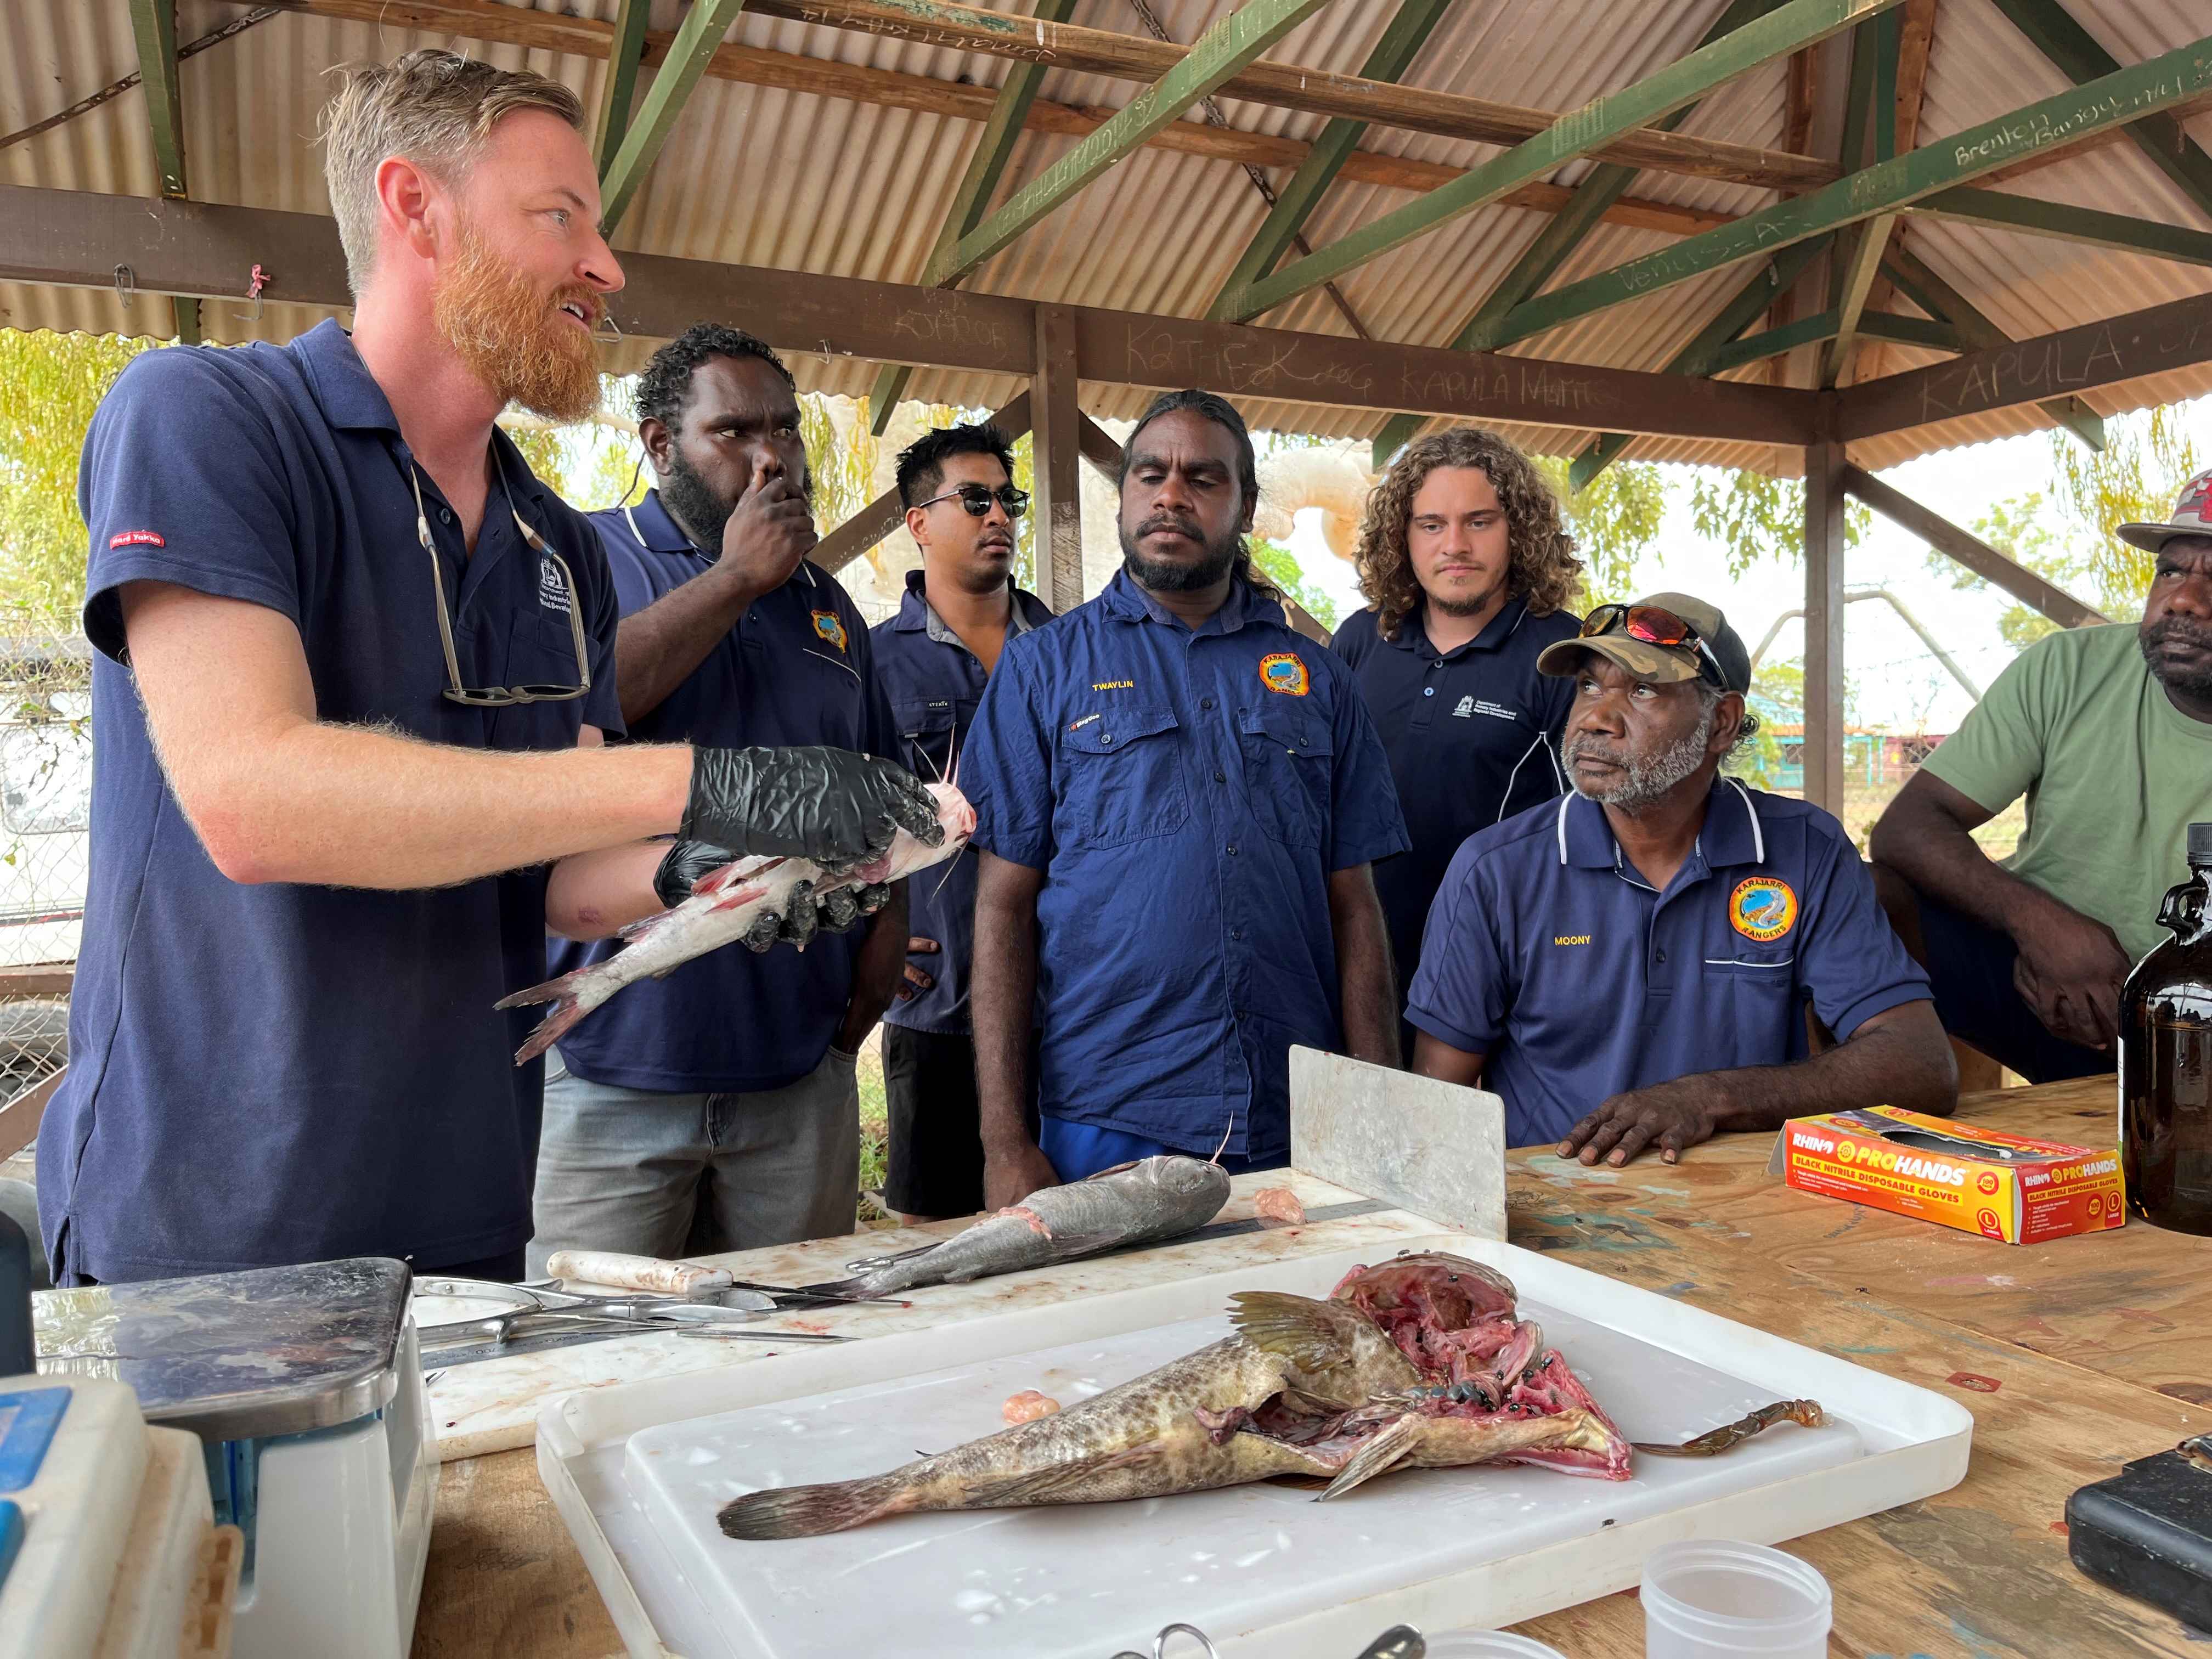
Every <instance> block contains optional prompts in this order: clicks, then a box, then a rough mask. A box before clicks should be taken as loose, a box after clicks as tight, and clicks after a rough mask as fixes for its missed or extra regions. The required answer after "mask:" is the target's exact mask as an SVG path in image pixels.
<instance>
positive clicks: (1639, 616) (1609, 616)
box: [1581, 605, 1728, 691]
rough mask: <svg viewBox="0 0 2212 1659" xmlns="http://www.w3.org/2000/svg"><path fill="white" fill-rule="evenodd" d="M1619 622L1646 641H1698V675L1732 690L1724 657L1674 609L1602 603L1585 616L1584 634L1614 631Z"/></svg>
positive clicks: (1624, 629) (1679, 643)
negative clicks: (1722, 667)
mask: <svg viewBox="0 0 2212 1659" xmlns="http://www.w3.org/2000/svg"><path fill="white" fill-rule="evenodd" d="M1616 622H1618V623H1620V631H1621V632H1622V633H1624V634H1626V635H1628V637H1629V638H1630V639H1632V640H1641V641H1644V644H1646V645H1671V646H1682V645H1694V646H1695V647H1698V655H1699V659H1700V661H1699V665H1698V676H1699V678H1701V679H1708V680H1711V682H1712V683H1713V684H1715V685H1717V686H1719V687H1720V688H1721V690H1723V691H1725V690H1728V677H1727V676H1726V675H1724V674H1723V673H1722V672H1721V662H1720V659H1719V658H1718V657H1716V656H1715V655H1713V648H1712V647H1711V646H1709V645H1707V644H1706V643H1705V635H1702V634H1700V633H1699V632H1698V630H1697V629H1696V628H1694V627H1693V626H1692V625H1691V624H1690V623H1686V622H1685V621H1684V620H1683V619H1682V618H1681V617H1678V616H1676V615H1675V614H1674V612H1673V611H1668V610H1665V609H1663V608H1662V607H1661V606H1659V605H1600V606H1598V607H1597V609H1596V610H1595V611H1591V612H1590V613H1589V616H1587V617H1583V631H1582V634H1581V637H1582V638H1583V639H1586V640H1587V639H1592V638H1595V636H1597V635H1601V634H1610V633H1612V632H1613V623H1616ZM1708 670H1710V672H1708Z"/></svg>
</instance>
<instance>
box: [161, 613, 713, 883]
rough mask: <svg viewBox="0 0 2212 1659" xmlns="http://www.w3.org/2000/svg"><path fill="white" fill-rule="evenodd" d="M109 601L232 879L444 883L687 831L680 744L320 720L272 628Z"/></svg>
mask: <svg viewBox="0 0 2212 1659" xmlns="http://www.w3.org/2000/svg"><path fill="white" fill-rule="evenodd" d="M121 599H122V605H123V620H124V628H125V635H126V636H127V638H128V641H129V644H130V648H131V668H132V671H133V673H134V675H135V677H136V678H137V687H138V695H139V698H140V700H141V701H142V702H143V703H144V705H145V708H146V721H147V726H148V727H149V730H150V731H151V732H152V734H153V738H154V745H155V750H156V752H157V753H158V754H159V755H160V757H161V766H162V769H163V771H164V773H165V774H166V775H167V778H168V780H169V786H170V787H171V789H172V790H173V791H174V793H175V794H176V797H177V799H178V801H179V804H180V805H182V806H183V808H184V811H185V817H186V819H187V820H189V821H190V823H191V826H192V828H193V829H194V830H195V831H196V832H197V834H198V836H199V837H200V840H201V842H202V843H203V844H204V846H205V847H206V848H207V849H208V855H209V856H210V858H211V859H213V860H215V864H216V868H217V869H219V870H221V871H222V872H223V874H225V875H226V876H228V877H229V878H231V879H232V880H233V881H239V882H267V881H290V882H313V883H319V884H328V885H332V886H346V887H370V888H386V889H402V888H414V887H438V886H446V885H449V884H453V883H456V882H463V881H471V880H474V879H476V878H477V877H480V876H487V875H492V874H495V873H497V872H500V871H502V870H513V869H520V868H521V867H522V866H526V865H532V864H544V863H548V862H550V861H551V860H555V859H559V858H563V857H565V856H567V855H568V854H571V853H580V852H589V851H592V850H595V849H597V848H608V847H615V846H619V845H620V844H622V843H623V842H634V841H638V840H641V839H642V838H643V837H645V836H653V835H662V834H666V833H668V832H670V831H672V830H674V829H676V828H677V827H678V824H679V823H681V822H682V819H683V817H684V803H685V797H686V794H687V793H688V790H689V788H690V777H691V751H690V749H688V748H685V747H682V746H659V745H646V744H623V745H620V746H617V747H615V748H600V747H597V746H583V747H579V748H576V749H568V750H548V751H544V752H541V753H531V754H495V753H489V752H486V751H483V750H472V749H460V748H454V747H450V746H447V745H444V744H429V743H423V742H421V741H419V740H417V739H415V738H407V737H403V736H400V735H398V733H395V732H388V731H380V730H375V729H373V728H370V727H367V726H338V725H333V724H330V723H327V722H324V721H320V720H317V719H316V718H315V694H314V687H313V684H312V682H311V681H310V680H309V678H308V675H307V657H306V655H305V654H304V653H302V651H301V648H300V636H299V633H298V631H297V630H296V629H295V628H294V627H293V625H292V623H291V622H290V621H289V619H288V618H286V617H283V616H282V615H280V614H278V613H277V612H276V611H271V610H269V609H267V608H266V607H264V606H262V605H252V604H248V603H246V602H244V601H241V600H236V599H215V598H212V597H210V596H209V595H207V594H204V593H197V592H191V590H190V589H187V588H182V587H176V586H171V585H170V584H168V583H166V582H131V583H129V584H127V585H126V586H124V588H123V589H122V590H121Z"/></svg>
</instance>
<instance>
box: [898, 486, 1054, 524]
mask: <svg viewBox="0 0 2212 1659" xmlns="http://www.w3.org/2000/svg"><path fill="white" fill-rule="evenodd" d="M956 500H957V501H958V502H959V503H960V505H961V506H962V507H964V508H965V509H967V513H968V516H969V518H971V519H982V518H987V517H989V516H990V512H991V503H992V502H993V501H996V502H998V504H999V505H1000V507H1005V508H1006V516H1007V517H1008V518H1010V519H1018V518H1020V517H1021V516H1022V514H1023V513H1026V512H1028V511H1029V510H1030V493H1029V491H1027V490H1026V489H1015V488H1014V487H1013V485H1012V484H1000V486H999V487H998V488H997V489H991V488H990V487H988V486H987V485H985V484H979V483H964V484H962V485H961V486H960V487H959V488H958V489H948V490H946V491H945V493H944V494H943V495H932V496H931V497H930V498H929V499H928V500H927V501H916V502H915V507H935V506H936V505H937V504H938V502H939V501H956Z"/></svg>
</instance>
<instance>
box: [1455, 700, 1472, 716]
mask: <svg viewBox="0 0 2212 1659" xmlns="http://www.w3.org/2000/svg"><path fill="white" fill-rule="evenodd" d="M1452 718H1453V719H1454V720H1473V719H1474V698H1473V697H1462V698H1461V699H1460V700H1459V707H1458V708H1455V709H1453V710H1452Z"/></svg>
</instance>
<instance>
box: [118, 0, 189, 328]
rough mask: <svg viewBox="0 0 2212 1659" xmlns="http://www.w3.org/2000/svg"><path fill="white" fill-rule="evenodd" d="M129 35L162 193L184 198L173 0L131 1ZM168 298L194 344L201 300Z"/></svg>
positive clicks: (182, 112) (182, 130) (182, 125)
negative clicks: (136, 64) (144, 94)
mask: <svg viewBox="0 0 2212 1659" xmlns="http://www.w3.org/2000/svg"><path fill="white" fill-rule="evenodd" d="M131 40H132V41H133V42H134V43H135V44H136V46H137V49H138V84H139V85H140V86H141V87H143V88H144V89H145V93H146V118H147V120H148V122H149V124H150V125H151V126H152V128H153V134H154V169H155V173H158V174H159V175H160V178H161V194H162V195H163V196H166V197H169V198H170V199H171V200H172V201H183V200H185V199H186V198H187V197H189V196H190V195H191V191H189V190H188V189H187V188H186V187H185V106H184V100H183V98H182V96H181V95H180V94H179V91H178V89H177V7H176V0H131ZM173 305H174V306H175V307H176V319H177V338H178V340H179V342H181V343H184V344H185V345H197V344H199V343H200V302H199V301H197V300H195V299H191V298H190V297H188V296H185V295H179V296H178V298H177V299H176V300H175V301H173Z"/></svg>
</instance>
